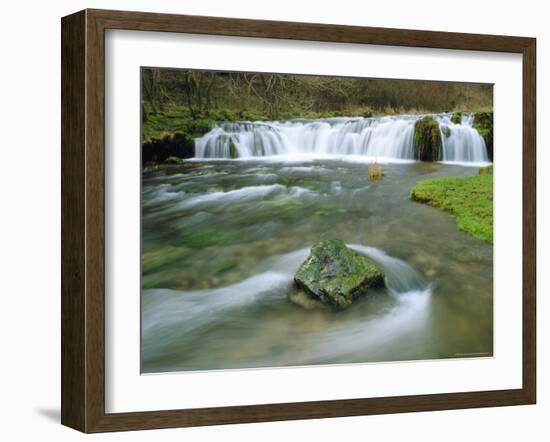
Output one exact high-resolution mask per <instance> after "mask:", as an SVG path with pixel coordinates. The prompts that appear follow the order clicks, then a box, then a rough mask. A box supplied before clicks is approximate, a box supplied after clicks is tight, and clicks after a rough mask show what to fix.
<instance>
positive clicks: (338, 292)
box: [294, 239, 384, 308]
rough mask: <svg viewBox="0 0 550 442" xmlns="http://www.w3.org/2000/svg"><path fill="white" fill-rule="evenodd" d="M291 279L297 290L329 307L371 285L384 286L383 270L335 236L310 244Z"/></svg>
mask: <svg viewBox="0 0 550 442" xmlns="http://www.w3.org/2000/svg"><path fill="white" fill-rule="evenodd" d="M294 282H295V284H296V286H297V288H298V289H299V290H302V291H304V292H305V293H306V294H307V295H308V296H310V297H311V298H313V299H315V300H319V301H320V302H322V303H323V304H328V305H329V306H331V307H335V308H343V307H347V306H348V305H350V304H351V303H352V302H353V301H354V300H355V299H356V298H357V297H358V296H361V295H364V294H365V293H367V291H368V290H369V288H371V287H382V286H383V285H384V272H382V270H381V269H380V268H379V267H378V265H377V264H375V263H374V262H373V261H372V260H371V259H370V258H368V257H366V256H363V255H361V254H359V253H357V252H356V251H354V250H352V249H350V248H348V247H346V245H345V244H344V243H343V242H342V241H340V240H336V239H332V240H326V241H321V242H318V243H316V244H314V245H313V247H312V248H311V253H310V255H309V257H308V258H307V259H306V260H305V261H304V262H303V263H302V265H301V266H300V268H299V269H298V271H297V272H296V275H295V276H294Z"/></svg>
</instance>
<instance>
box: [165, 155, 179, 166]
mask: <svg viewBox="0 0 550 442" xmlns="http://www.w3.org/2000/svg"><path fill="white" fill-rule="evenodd" d="M181 163H183V160H182V159H181V158H180V157H176V156H171V157H168V158H166V159H165V160H164V164H181Z"/></svg>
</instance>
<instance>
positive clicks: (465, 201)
mask: <svg viewBox="0 0 550 442" xmlns="http://www.w3.org/2000/svg"><path fill="white" fill-rule="evenodd" d="M411 198H412V199H413V200H414V201H418V202H421V203H426V204H429V205H431V206H434V207H438V208H440V209H443V210H445V211H447V212H449V213H450V214H451V215H452V217H453V218H454V219H455V220H456V222H457V224H458V227H459V228H460V229H461V230H463V231H465V232H466V233H469V234H470V235H472V236H473V237H474V238H477V239H481V240H483V241H486V242H488V243H491V244H492V242H493V166H489V167H486V168H482V169H480V170H479V175H478V176H471V177H441V178H434V179H430V180H421V181H418V182H417V183H416V184H415V185H414V187H413V188H412V190H411Z"/></svg>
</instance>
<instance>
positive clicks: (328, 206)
mask: <svg viewBox="0 0 550 442" xmlns="http://www.w3.org/2000/svg"><path fill="white" fill-rule="evenodd" d="M438 118H440V119H441V121H442V122H443V123H442V126H443V124H448V125H449V126H451V128H452V129H451V134H450V135H449V137H448V138H447V143H446V146H445V152H447V155H448V156H446V157H445V160H449V161H459V162H461V163H464V162H468V161H469V162H470V164H471V163H473V162H477V161H483V160H484V159H485V160H486V152H482V153H484V154H485V157H483V156H482V155H481V153H480V152H478V149H479V145H477V144H475V143H477V142H478V141H479V140H478V139H477V138H475V137H474V136H473V135H472V134H471V133H470V132H471V131H474V130H473V129H472V128H471V122H468V121H467V118H468V117H467V116H466V117H465V119H464V120H463V124H461V125H453V124H452V123H451V122H450V120H449V119H448V116H438ZM341 120H343V119H340V121H330V122H328V123H327V122H323V121H319V122H295V121H293V122H284V123H275V122H270V123H263V124H265V125H266V127H268V129H265V130H264V129H263V127H262V128H260V129H258V128H257V127H255V128H253V129H250V127H249V126H248V124H247V123H243V124H241V125H240V128H239V129H238V130H237V128H234V129H233V131H232V132H228V130H229V128H228V127H226V126H225V125H222V126H223V127H217V128H215V129H214V130H213V131H212V132H211V133H209V134H207V135H206V136H205V137H204V138H203V139H200V140H197V148H198V149H197V156H198V157H202V158H196V159H194V160H191V161H186V162H185V163H184V164H182V165H179V166H166V167H163V168H160V169H156V170H149V171H148V170H146V171H144V173H143V183H142V184H143V192H142V249H143V257H142V288H143V290H142V371H143V372H144V373H156V372H167V371H180V370H206V369H228V368H244V367H274V366H289V365H310V364H331V363H353V362H375V361H397V360H399V361H402V360H415V359H433V358H454V357H468V356H490V355H491V354H492V351H493V334H492V330H493V328H492V324H493V313H492V312H493V302H492V280H493V273H492V272H493V270H492V268H493V267H492V263H493V252H492V246H491V245H489V244H486V243H484V242H481V241H478V240H475V239H473V238H471V237H469V236H468V235H466V234H465V233H463V232H461V231H460V230H458V228H457V226H456V223H455V222H454V221H453V219H452V218H451V217H450V216H449V215H448V214H446V213H444V212H442V211H440V210H438V209H434V208H432V207H429V206H426V205H422V204H418V203H415V202H413V201H411V200H410V198H409V192H410V188H411V187H412V185H413V184H414V183H415V182H416V181H417V180H419V179H424V178H432V177H436V176H462V175H475V174H477V167H465V166H464V165H458V164H446V163H417V162H412V161H406V159H407V158H408V157H407V155H408V153H407V152H408V149H409V147H408V143H409V141H410V140H409V139H410V138H411V137H412V132H410V129H411V127H412V124H413V122H414V117H405V118H402V119H401V120H402V121H399V118H394V117H391V118H387V121H386V120H385V119H378V120H377V122H375V123H368V125H367V126H365V128H366V129H365V130H362V131H359V129H358V128H356V127H355V126H357V125H360V124H367V123H365V122H364V121H359V120H357V119H349V120H351V121H352V123H351V124H349V123H346V122H344V121H341ZM362 120H365V119H362ZM255 124H256V123H255ZM257 125H258V126H261V125H262V124H259V123H257ZM346 125H349V126H351V127H349V128H347V129H346V128H345V126H346ZM373 125H375V126H376V128H372V126H373ZM308 126H315V127H316V128H317V129H315V128H314V127H308ZM340 126H343V127H340ZM453 126H457V127H453ZM460 126H464V127H463V128H460ZM368 128H371V129H372V130H371V129H368ZM348 129H349V130H348ZM356 129H357V130H356ZM369 130H370V135H369V136H367V134H365V133H363V132H365V131H369ZM442 130H444V129H442ZM222 131H224V133H231V135H230V137H234V138H235V141H234V143H235V145H236V146H237V148H238V150H239V155H241V156H242V157H246V158H242V159H228V158H224V159H206V158H205V157H210V156H218V157H219V156H221V157H227V155H226V154H229V153H230V152H229V150H230V147H229V146H225V145H224V142H222V141H221V140H222V137H223V136H225V135H219V134H218V135H215V133H216V132H222ZM316 131H318V132H319V133H317V134H315V132H316ZM455 132H456V133H455ZM474 132H475V131H474ZM475 134H477V132H476V133H475ZM262 137H263V138H262ZM361 137H362V138H361ZM280 138H282V139H283V142H281V139H280ZM250 139H256V141H255V142H253V141H250ZM358 139H359V140H362V141H358ZM367 139H368V140H369V141H368V142H367V141H365V140H367ZM216 140H217V141H216ZM258 140H262V141H261V142H259V141H258ZM312 140H313V141H312ZM315 140H317V141H315ZM461 140H462V141H461ZM464 140H466V141H464ZM472 140H473V142H472ZM308 143H309V144H308ZM338 143H340V144H338ZM385 143H386V144H385ZM338 145H341V146H343V147H342V149H344V150H345V152H347V153H348V154H347V155H345V154H342V152H341V151H340V152H338V156H333V155H330V154H331V153H332V154H333V153H335V152H337V151H336V150H335V149H336V146H338ZM200 146H202V147H200ZM207 146H210V147H207ZM384 146H386V147H385V148H384ZM481 146H482V147H483V148H484V147H485V146H484V145H483V144H481ZM226 148H227V151H226V150H225V149H226ZM201 149H203V150H201ZM212 149H213V150H212ZM216 149H217V150H216ZM245 149H247V150H245ZM283 149H284V150H283ZM308 152H309V153H310V154H309V155H308ZM245 153H246V155H245ZM375 153H376V156H377V157H378V153H380V156H379V157H378V158H386V159H388V158H389V159H392V160H393V161H392V162H389V163H386V164H384V165H383V168H384V172H385V176H384V179H383V180H381V181H378V182H370V181H368V179H367V171H366V169H367V163H368V161H369V158H370V156H371V155H374V154H375ZM210 154H212V155H210ZM214 154H215V155H214ZM467 155H470V156H469V158H470V159H469V160H468V159H466V156H467ZM331 238H338V239H342V240H343V241H345V242H346V243H347V244H348V245H349V246H350V247H352V248H353V249H355V250H356V251H358V252H359V253H362V254H365V255H367V256H369V257H370V258H372V259H373V260H375V261H376V262H378V263H379V265H380V266H381V267H382V268H383V269H384V271H385V273H386V288H385V289H380V290H376V291H370V292H369V294H368V295H367V296H365V297H363V298H360V299H358V300H357V301H356V302H355V303H354V304H353V305H352V306H351V307H350V308H348V309H346V310H344V311H340V312H332V311H325V310H319V309H310V310H308V309H305V308H303V307H300V306H297V305H294V304H293V303H291V302H290V301H289V294H290V293H291V291H292V278H293V275H294V273H295V272H296V269H297V268H298V266H299V265H300V264H301V262H303V260H304V259H305V258H306V257H307V255H308V252H309V248H310V247H311V245H312V244H313V243H314V242H316V241H319V240H322V239H331Z"/></svg>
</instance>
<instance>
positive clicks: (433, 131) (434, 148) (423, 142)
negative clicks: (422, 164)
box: [414, 116, 442, 161]
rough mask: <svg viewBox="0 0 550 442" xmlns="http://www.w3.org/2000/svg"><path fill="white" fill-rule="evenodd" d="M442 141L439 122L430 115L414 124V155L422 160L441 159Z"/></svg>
mask: <svg viewBox="0 0 550 442" xmlns="http://www.w3.org/2000/svg"><path fill="white" fill-rule="evenodd" d="M441 151H442V142H441V131H440V130H439V123H438V122H437V121H436V120H435V119H434V118H433V117H430V116H427V117H424V118H421V119H420V120H418V121H416V123H415V124H414V157H415V159H417V160H420V161H439V160H440V159H441Z"/></svg>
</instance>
